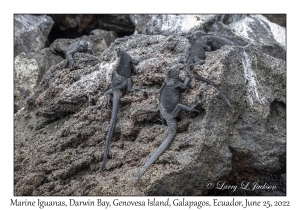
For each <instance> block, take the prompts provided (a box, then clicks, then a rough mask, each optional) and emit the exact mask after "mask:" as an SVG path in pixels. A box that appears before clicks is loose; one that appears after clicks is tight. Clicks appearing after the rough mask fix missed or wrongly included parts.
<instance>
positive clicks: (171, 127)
mask: <svg viewBox="0 0 300 210" xmlns="http://www.w3.org/2000/svg"><path fill="white" fill-rule="evenodd" d="M167 123H168V135H167V137H166V139H165V140H164V141H163V142H162V143H161V145H160V146H159V147H158V148H157V149H156V151H155V152H154V153H153V154H152V155H151V157H150V158H149V160H148V161H147V162H146V164H145V165H144V166H143V167H142V168H141V169H140V171H139V173H138V174H137V176H136V179H139V178H140V177H141V176H142V175H143V174H144V173H145V171H146V170H147V169H148V168H149V167H150V166H151V164H152V163H154V161H156V160H157V158H158V157H159V156H160V155H161V154H162V153H163V152H164V151H165V150H166V149H167V147H168V146H169V145H170V143H171V142H172V141H173V139H174V137H175V136H176V130H177V121H176V120H172V121H169V122H167Z"/></svg>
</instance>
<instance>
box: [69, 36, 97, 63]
mask: <svg viewBox="0 0 300 210" xmlns="http://www.w3.org/2000/svg"><path fill="white" fill-rule="evenodd" d="M89 43H90V42H88V41H86V40H79V41H77V42H73V43H72V44H71V45H70V46H69V47H68V50H67V53H66V58H67V59H68V61H69V68H74V66H75V62H74V59H73V54H75V53H76V52H90V53H92V54H93V55H95V53H94V51H93V49H92V48H89Z"/></svg>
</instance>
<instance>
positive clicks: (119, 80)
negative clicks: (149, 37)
mask: <svg viewBox="0 0 300 210" xmlns="http://www.w3.org/2000/svg"><path fill="white" fill-rule="evenodd" d="M117 56H118V58H119V62H118V64H117V67H116V68H115V70H114V72H113V74H112V79H111V89H109V90H108V91H107V92H106V93H105V95H106V99H107V101H106V105H105V107H106V108H110V99H111V95H112V96H113V106H112V112H111V119H110V125H109V129H108V133H107V138H106V143H105V144H106V145H105V150H104V156H103V163H102V167H101V172H102V171H103V170H104V169H105V164H106V161H107V156H108V152H109V146H110V142H111V139H112V135H113V132H114V130H115V126H116V122H117V114H118V108H119V99H120V97H119V91H125V90H126V89H127V91H128V92H132V91H136V90H139V88H138V87H135V88H133V87H132V80H131V78H130V77H131V71H132V64H134V65H137V64H138V63H139V61H138V60H135V59H133V58H132V57H131V56H130V55H129V54H128V53H127V52H126V51H125V50H124V49H123V48H122V47H120V48H118V49H117Z"/></svg>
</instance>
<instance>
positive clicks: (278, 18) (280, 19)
mask: <svg viewBox="0 0 300 210" xmlns="http://www.w3.org/2000/svg"><path fill="white" fill-rule="evenodd" d="M263 16H265V17H266V18H268V20H269V21H271V22H273V23H276V24H278V25H280V26H282V27H286V14H263Z"/></svg>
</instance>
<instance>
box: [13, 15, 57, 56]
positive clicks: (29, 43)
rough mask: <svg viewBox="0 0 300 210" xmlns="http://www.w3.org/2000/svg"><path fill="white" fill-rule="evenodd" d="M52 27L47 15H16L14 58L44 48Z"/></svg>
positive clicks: (50, 19)
mask: <svg viewBox="0 0 300 210" xmlns="http://www.w3.org/2000/svg"><path fill="white" fill-rule="evenodd" d="M52 25H53V20H52V18H51V17H49V16H47V15H39V16H36V15H14V56H17V55H19V54H20V53H22V52H25V53H26V54H29V53H32V52H37V51H39V50H40V49H42V48H44V47H45V45H46V41H47V37H48V34H49V32H50V30H51V28H52Z"/></svg>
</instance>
